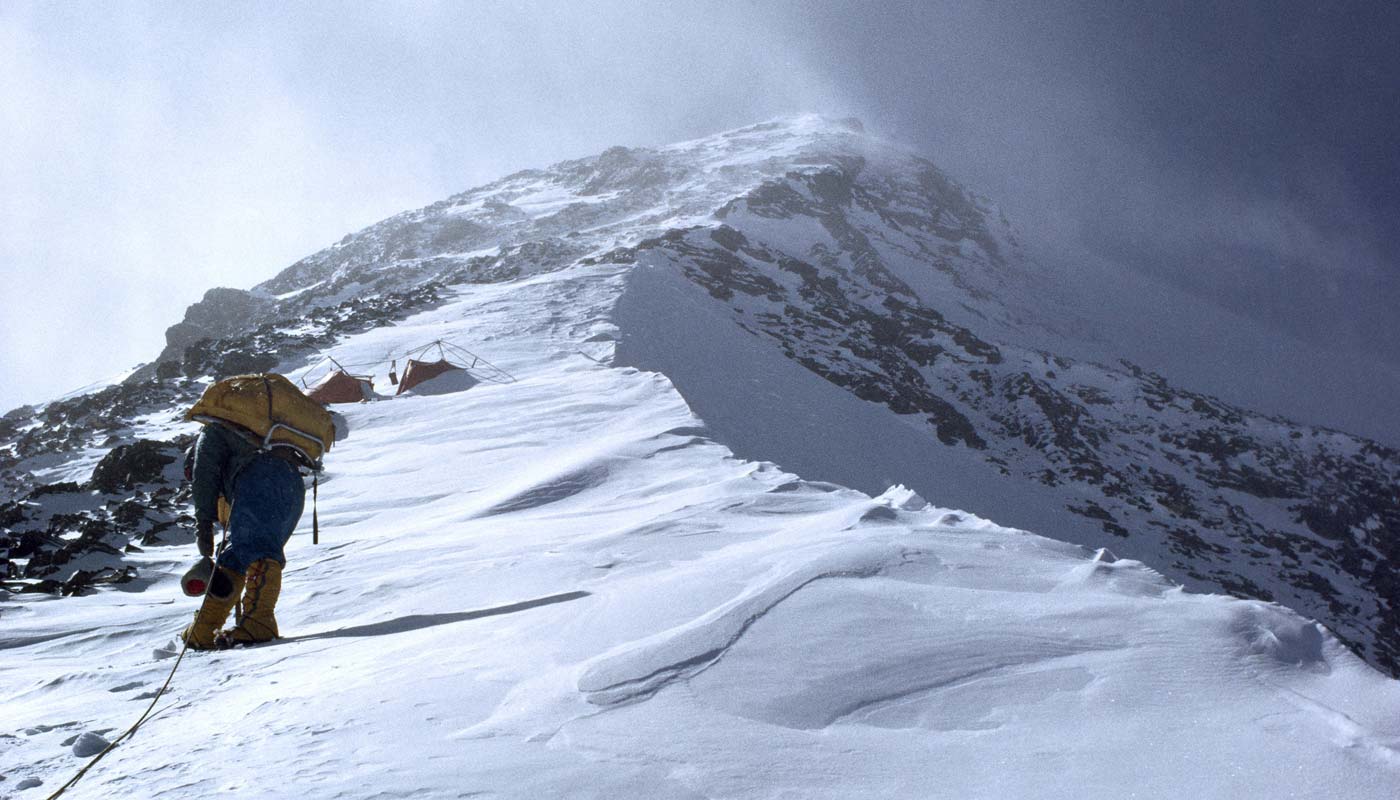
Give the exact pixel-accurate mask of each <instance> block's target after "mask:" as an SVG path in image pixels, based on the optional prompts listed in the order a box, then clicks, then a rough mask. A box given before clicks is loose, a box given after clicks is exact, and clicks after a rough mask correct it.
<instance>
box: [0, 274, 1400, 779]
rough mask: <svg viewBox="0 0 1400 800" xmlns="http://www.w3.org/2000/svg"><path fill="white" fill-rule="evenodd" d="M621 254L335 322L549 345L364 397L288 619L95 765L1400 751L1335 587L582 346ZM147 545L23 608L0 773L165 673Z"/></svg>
mask: <svg viewBox="0 0 1400 800" xmlns="http://www.w3.org/2000/svg"><path fill="white" fill-rule="evenodd" d="M625 286H626V273H625V271H622V270H618V269H617V268H615V267H610V266H606V265H596V266H579V267H572V268H569V269H565V270H560V271H555V272H552V273H549V274H546V275H539V276H533V277H530V278H522V279H519V280H516V281H510V282H505V283H501V284H495V285H484V286H474V287H469V288H465V289H462V290H460V291H459V292H458V293H457V295H456V296H455V299H453V300H450V301H449V302H448V303H446V304H444V305H442V306H440V307H439V308H436V309H433V310H430V311H426V312H422V313H420V314H419V315H417V316H414V317H411V318H409V319H408V320H406V321H404V322H403V323H401V324H399V325H396V326H393V327H383V328H377V329H374V330H371V331H368V332H365V333H362V334H357V335H354V336H350V337H347V338H346V339H344V340H343V341H341V342H340V344H339V345H338V348H337V352H345V353H347V354H349V355H347V357H353V354H356V353H372V352H381V351H382V349H383V348H385V347H386V346H392V345H396V344H405V345H406V344H409V343H412V342H415V341H417V340H419V339H421V338H423V337H424V336H426V335H428V334H430V333H432V334H450V335H456V336H465V335H467V334H468V333H470V334H471V335H472V336H473V337H475V338H476V339H478V340H481V341H486V342H490V347H491V350H490V353H491V355H492V357H493V360H495V361H497V362H498V363H500V364H501V366H503V367H505V368H507V369H509V370H510V371H511V372H512V373H514V374H516V375H517V376H519V377H520V380H519V382H517V383H514V384H508V385H486V384H483V385H478V386H475V387H473V388H471V389H470V390H468V391H465V392H460V393H455V394H442V395H422V396H409V395H405V396H401V397H398V398H395V399H392V400H386V401H381V402H378V403H369V404H364V405H358V406H350V407H347V410H346V417H347V420H348V423H349V428H350V433H349V437H348V438H347V439H345V440H344V441H343V442H341V443H340V444H338V445H337V447H336V449H335V450H334V451H333V455H334V458H333V459H331V461H330V473H329V475H328V477H327V480H325V482H324V483H323V484H322V487H321V504H322V505H321V509H322V527H323V530H322V536H323V542H324V544H323V545H322V546H320V547H313V546H311V544H310V541H309V536H308V535H307V533H308V531H307V530H306V529H305V526H304V527H303V529H302V530H300V531H299V532H298V535H297V536H296V537H294V539H293V544H292V545H291V548H290V552H289V556H290V564H289V571H288V575H287V579H286V584H285V589H284V595H283V600H282V602H281V603H280V604H279V617H280V619H281V621H282V627H283V632H284V635H285V636H286V637H287V638H286V639H284V640H282V641H280V642H277V643H275V644H273V645H267V646H263V647H260V648H256V649H251V650H242V651H235V652H228V653H214V654H201V655H197V656H195V657H193V658H191V659H187V661H186V663H185V664H184V665H182V667H181V672H180V673H179V675H178V676H177V680H176V685H175V688H174V690H173V692H172V694H171V695H170V696H169V702H168V704H167V705H165V706H164V707H163V710H162V711H161V712H160V713H159V714H158V715H157V717H156V718H155V719H153V720H152V721H151V723H149V724H148V726H147V727H146V728H144V729H143V730H142V732H141V733H140V734H139V736H138V737H136V738H135V739H134V740H132V741H131V742H129V743H128V744H125V745H123V746H122V747H121V748H119V749H118V750H117V751H116V752H114V753H113V754H112V756H110V757H109V758H108V759H107V761H105V762H103V764H101V765H100V766H99V768H98V769H96V770H94V772H93V773H91V774H90V775H89V776H88V777H87V778H86V779H85V780H84V782H83V783H81V784H79V786H78V787H76V788H75V789H74V790H73V791H72V792H70V795H69V796H72V797H75V798H81V797H98V796H107V795H109V794H111V793H112V792H114V791H124V792H130V791H132V790H133V789H135V790H136V791H137V792H138V793H139V794H142V795H144V796H180V795H181V794H182V793H187V792H189V791H191V790H192V789H193V787H194V786H196V785H198V786H199V787H200V790H201V791H206V790H213V791H216V792H221V793H222V792H234V791H240V790H253V789H256V788H257V787H259V786H262V783H261V780H262V778H261V777H260V776H261V775H265V774H275V775H277V776H278V781H279V786H280V787H281V789H282V790H285V791H286V792H287V793H288V794H293V793H294V794H300V795H307V796H316V797H337V796H339V797H404V798H408V797H413V798H436V797H443V798H447V797H462V796H497V797H532V796H534V797H538V796H558V797H563V796H567V797H647V798H656V797H678V798H680V797H685V798H692V797H716V796H744V797H752V796H773V795H780V794H784V793H786V794H796V795H800V796H804V797H831V798H838V797H852V796H885V797H950V798H952V797H958V798H965V797H990V796H1015V797H1075V798H1084V797H1105V798H1108V797H1113V798H1117V797H1122V796H1125V795H1132V794H1135V793H1136V794H1138V795H1141V796H1166V795H1173V796H1174V795H1178V794H1182V793H1186V794H1191V795H1194V796H1201V797H1238V796H1286V795H1294V796H1304V797H1323V796H1334V792H1335V790H1336V788H1337V787H1339V786H1345V787H1347V791H1346V794H1347V796H1349V797H1358V798H1364V797H1376V798H1382V797H1390V796H1393V794H1394V792H1395V790H1396V788H1397V787H1398V786H1400V684H1397V683H1396V682H1394V681H1391V680H1388V679H1386V678H1383V677H1382V676H1380V675H1379V674H1377V673H1376V672H1374V671H1373V670H1371V669H1370V668H1368V667H1367V666H1365V665H1364V664H1363V663H1362V662H1361V661H1360V660H1359V659H1357V658H1356V657H1355V656H1353V655H1352V654H1351V653H1350V652H1348V651H1347V649H1346V648H1345V647H1343V646H1342V645H1341V644H1340V643H1339V642H1338V641H1337V640H1336V639H1335V638H1333V637H1332V636H1331V635H1330V634H1328V633H1327V632H1326V631H1325V630H1323V629H1321V628H1320V627H1319V626H1317V625H1316V624H1315V623H1312V622H1309V621H1307V620H1304V619H1301V618H1299V617H1297V616H1296V615H1294V614H1292V613H1291V612H1288V611H1286V610H1284V609H1281V608H1279V607H1277V606H1272V605H1269V604H1265V603H1260V602H1254V601H1241V600H1233V599H1229V598H1226V597H1221V596H1206V595H1191V594H1185V593H1183V592H1181V591H1180V590H1179V589H1177V588H1176V587H1174V586H1173V585H1172V584H1171V583H1170V582H1168V581H1166V580H1165V579H1163V578H1162V577H1161V576H1160V575H1158V574H1156V573H1155V572H1153V571H1151V570H1149V569H1147V568H1145V567H1144V566H1142V565H1141V564H1139V563H1137V562H1133V561H1128V560H1114V559H1113V557H1112V556H1111V555H1109V554H1107V553H1105V552H1103V551H1098V552H1094V551H1087V550H1084V549H1082V548H1080V547H1077V546H1074V545H1068V544H1064V543H1060V542H1055V541H1051V540H1048V539H1043V538H1040V537H1038V536H1034V535H1031V534H1027V533H1024V532H1020V531H1015V530H1008V529H1005V528H1002V527H999V526H997V525H994V524H992V523H990V522H987V521H985V520H981V519H978V518H976V517H972V516H969V515H967V514H965V513H962V512H955V511H950V510H948V509H943V508H938V507H936V506H933V505H928V504H926V503H924V502H923V501H922V500H921V498H919V497H917V496H916V495H914V494H913V493H912V492H910V491H909V490H907V489H893V490H891V491H890V492H888V493H886V494H885V495H883V496H880V497H871V496H869V495H866V494H862V493H860V492H857V491H853V490H850V489H845V488H841V487H839V486H835V485H831V484H822V483H812V482H808V481H804V480H802V479H800V478H798V477H796V476H793V475H791V474H788V473H785V472H783V471H782V470H779V469H776V468H774V467H773V466H772V465H768V464H761V463H753V462H748V461H743V460H740V459H736V458H734V457H733V455H732V454H731V453H730V452H729V450H728V449H727V448H725V447H723V446H721V445H718V444H716V443H714V442H713V441H711V440H710V439H708V438H706V437H705V436H704V435H703V430H704V428H703V423H702V422H701V421H700V420H699V419H697V418H696V417H695V416H694V414H693V413H691V411H690V409H689V408H688V406H687V405H686V403H685V401H684V400H683V399H682V398H681V396H680V395H679V394H678V393H677V392H676V390H675V388H674V387H673V386H672V384H671V383H670V381H668V380H667V379H666V378H665V377H664V376H661V375H658V374H656V373H648V372H642V371H637V370H634V369H627V368H609V367H607V366H604V365H600V364H598V363H596V362H595V361H594V360H593V359H592V358H585V357H584V356H582V355H580V354H579V349H580V347H581V346H584V347H591V348H593V354H594V357H595V358H604V359H606V357H607V352H606V349H605V346H604V345H600V344H596V343H595V344H591V345H590V344H587V340H589V339H593V338H594V337H596V336H597V335H598V334H600V333H606V332H608V330H609V329H610V327H611V325H612V323H611V322H610V321H609V320H608V319H607V309H608V308H609V307H611V305H612V304H614V303H615V302H616V300H617V296H618V294H619V293H621V292H622V291H623V290H624V289H625ZM522 321H528V324H525V325H522V324H521V323H522ZM546 321H547V322H546ZM522 328H528V331H524V330H522ZM581 343H582V344H581ZM179 555H188V553H184V552H182V553H180V554H179ZM151 566H152V567H154V566H155V565H154V564H152V565H151ZM153 571H155V572H157V573H158V575H159V576H158V577H157V578H156V579H155V580H154V582H153V583H152V584H151V585H150V586H148V587H147V588H145V590H144V591H142V592H140V593H139V594H127V593H121V592H116V593H110V592H109V593H99V594H95V595H90V596H85V597H76V598H72V599H69V600H64V601H61V602H57V601H44V600H42V599H33V598H30V599H26V600H25V601H23V602H16V603H12V604H10V605H9V607H8V608H7V609H6V613H5V618H4V624H5V637H4V644H3V647H4V651H3V652H4V653H5V654H6V659H5V669H4V672H3V673H0V674H3V681H4V683H3V693H4V697H5V708H6V714H7V716H8V718H9V719H12V720H14V722H13V724H12V726H11V727H12V730H13V733H12V734H11V735H9V736H6V737H2V738H0V763H3V764H4V766H3V768H0V772H3V774H4V775H5V776H6V781H5V783H4V784H0V786H3V787H4V788H2V789H0V792H6V793H13V795H14V796H16V797H30V796H36V795H38V794H39V793H40V792H42V790H43V786H41V787H36V788H34V789H32V790H17V789H16V788H15V787H19V786H22V785H24V782H25V781H32V780H42V781H44V786H53V785H55V782H56V781H57V780H59V779H61V778H64V777H66V775H67V773H68V772H69V771H71V770H73V769H75V768H76V767H77V765H78V764H79V763H80V762H79V759H77V758H75V756H74V755H73V754H72V752H71V748H72V747H74V746H78V745H79V734H83V733H92V734H97V735H101V734H103V733H104V732H111V731H114V730H116V729H118V728H120V727H122V726H124V725H126V724H128V723H129V721H130V718H131V717H132V716H133V715H134V713H135V711H136V710H137V706H138V705H139V703H138V702H137V700H138V698H141V697H149V692H150V691H151V690H152V689H153V688H154V687H155V686H156V685H157V684H158V682H159V681H160V680H161V679H162V677H163V674H164V672H165V670H166V669H167V668H168V664H169V662H168V661H163V660H152V647H153V645H154V644H159V642H160V641H161V640H162V639H163V638H164V637H168V636H169V635H170V634H171V633H172V632H173V631H174V630H175V629H177V628H178V627H179V626H180V625H181V624H182V623H183V622H184V621H185V619H186V618H187V617H188V616H189V614H190V611H191V609H190V604H189V602H188V601H186V600H184V599H182V598H180V597H179V596H178V594H179V589H178V586H177V578H176V574H177V571H178V567H177V566H176V564H175V563H174V562H169V563H168V564H167V565H166V566H164V568H163V569H156V570H153ZM1067 731H1072V732H1073V735H1068V736H1067V735H1065V734H1066V732H1067ZM254 764H255V765H256V767H257V768H256V769H252V765H254ZM954 765H956V767H954ZM1105 765H1112V768H1111V769H1110V768H1106V767H1105Z"/></svg>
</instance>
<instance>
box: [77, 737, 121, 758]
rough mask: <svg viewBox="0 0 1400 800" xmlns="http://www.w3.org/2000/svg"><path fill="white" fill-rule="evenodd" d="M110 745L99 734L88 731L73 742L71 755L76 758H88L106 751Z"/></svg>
mask: <svg viewBox="0 0 1400 800" xmlns="http://www.w3.org/2000/svg"><path fill="white" fill-rule="evenodd" d="M111 744H112V743H111V742H109V741H107V739H106V738H105V737H103V736H102V735H101V734H98V733H95V732H93V731H88V732H87V733H84V734H83V735H82V736H79V737H78V740H77V741H75V742H73V755H75V756H77V757H78V758H90V757H92V756H95V755H97V754H98V753H100V752H102V751H103V750H106V749H107V748H108V747H109V746H110V745H111Z"/></svg>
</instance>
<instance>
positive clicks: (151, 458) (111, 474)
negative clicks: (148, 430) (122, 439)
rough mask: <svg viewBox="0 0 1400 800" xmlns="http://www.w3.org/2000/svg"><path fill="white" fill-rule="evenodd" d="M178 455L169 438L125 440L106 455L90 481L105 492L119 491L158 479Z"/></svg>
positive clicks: (90, 484)
mask: <svg viewBox="0 0 1400 800" xmlns="http://www.w3.org/2000/svg"><path fill="white" fill-rule="evenodd" d="M177 458H179V452H178V451H177V450H176V449H175V448H173V447H171V445H170V444H169V443H168V442H157V441H152V440H149V439H142V440H141V441H138V442H135V443H133V444H124V445H121V446H120V447H117V448H116V449H114V450H112V451H111V452H109V453H108V454H107V455H105V456H103V458H102V460H101V461H99V462H98V464H97V468H96V469H94V470H93V471H92V480H91V481H90V482H89V484H88V485H89V486H90V487H91V488H92V489H95V490H97V491H99V492H102V493H104V494H116V493H117V492H120V491H123V490H126V489H134V488H136V487H137V486H138V485H139V484H143V483H155V482H156V481H159V480H160V479H161V474H162V472H163V471H164V470H165V467H166V465H168V464H171V463H173V462H174V461H175V460H176V459H177Z"/></svg>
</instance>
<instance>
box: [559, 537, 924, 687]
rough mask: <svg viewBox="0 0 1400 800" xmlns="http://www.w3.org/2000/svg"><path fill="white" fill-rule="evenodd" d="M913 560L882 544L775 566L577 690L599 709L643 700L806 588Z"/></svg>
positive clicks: (618, 655)
mask: <svg viewBox="0 0 1400 800" xmlns="http://www.w3.org/2000/svg"><path fill="white" fill-rule="evenodd" d="M913 556H914V551H911V550H910V549H909V548H906V547H899V546H895V545H892V544H888V543H885V544H881V545H865V546H860V547H851V548H848V549H844V550H838V551H836V552H833V553H829V554H827V555H824V556H823V557H821V558H818V559H815V560H813V561H810V562H808V563H805V564H802V565H800V566H797V567H793V566H791V565H787V564H784V565H780V566H777V567H775V568H774V569H773V570H772V571H770V573H769V574H768V575H767V576H765V577H764V578H763V579H761V580H760V581H758V582H756V583H755V584H753V585H751V586H750V587H749V588H748V589H747V590H746V591H744V592H743V593H741V594H740V595H738V596H737V597H735V598H733V599H731V600H730V601H728V602H726V603H724V604H723V605H721V606H719V607H718V608H715V609H714V610H712V611H711V612H709V613H708V614H705V615H704V616H702V617H700V618H698V619H695V620H693V621H691V622H688V623H686V624H684V625H681V626H679V627H676V628H672V629H671V630H667V631H663V632H661V633H658V634H656V635H654V636H651V637H648V638H646V639H643V640H641V641H639V642H629V643H626V644H624V645H621V646H620V647H617V648H615V649H614V650H612V651H611V652H609V653H605V654H603V655H602V656H600V657H599V658H597V659H596V660H594V662H593V663H592V664H591V665H590V666H589V667H588V668H587V669H586V670H585V671H584V673H583V676H582V677H581V678H580V679H579V691H581V692H583V693H584V694H585V695H586V696H587V698H588V700H589V702H591V703H593V704H595V705H600V706H615V705H620V704H624V703H629V702H634V701H638V700H645V699H647V698H649V697H651V696H652V695H654V694H656V693H657V692H659V691H661V690H662V689H664V688H666V687H667V686H670V685H672V684H674V683H675V682H677V681H683V680H687V679H689V678H692V677H694V676H695V675H698V674H699V673H701V672H703V671H705V670H706V669H709V668H710V667H711V666H714V665H715V664H716V663H718V662H719V661H720V659H722V658H724V655H725V653H726V652H727V651H728V650H729V649H730V648H731V647H733V646H734V645H735V643H737V642H738V641H739V640H740V638H742V637H743V635H744V633H745V632H747V631H748V630H749V628H751V627H752V626H753V625H754V623H756V622H758V621H759V620H760V619H762V618H763V617H764V616H765V615H767V614H768V613H769V612H771V611H772V610H773V609H774V608H775V607H777V606H778V604H780V603H782V602H783V601H784V600H786V599H788V598H789V597H792V596H793V595H794V594H796V593H797V592H799V591H801V590H802V589H803V588H804V587H807V586H809V585H811V584H813V583H815V582H817V581H820V580H823V579H828V578H866V577H872V576H875V575H879V574H880V573H881V572H883V571H885V570H887V569H890V568H892V567H896V566H899V565H901V564H903V563H905V562H907V561H908V560H909V559H910V558H912V557H913Z"/></svg>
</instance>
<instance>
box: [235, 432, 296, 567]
mask: <svg viewBox="0 0 1400 800" xmlns="http://www.w3.org/2000/svg"><path fill="white" fill-rule="evenodd" d="M305 505H306V485H305V484H303V483H302V480H301V473H299V472H297V469H296V467H293V466H292V465H291V464H289V463H287V462H286V461H283V460H282V459H280V458H278V457H277V456H274V455H269V454H267V453H263V454H261V455H258V456H256V457H255V458H254V459H253V460H252V461H250V462H249V463H248V465H247V466H245V467H244V468H243V469H242V470H240V471H239V473H238V478H237V479H236V480H235V481H234V485H233V510H232V513H231V514H230V515H229V521H228V547H226V548H224V552H223V553H221V554H220V555H219V566H221V567H227V568H229V569H231V570H233V571H234V572H237V573H239V574H243V573H246V572H247V571H248V565H249V564H252V563H253V562H254V561H259V560H261V559H264V558H275V559H277V561H278V563H280V564H282V565H283V566H286V564H287V556H286V553H285V552H283V548H284V547H286V545H287V540H288V539H291V538H292V531H294V530H296V527H297V521H298V520H300V519H301V511H302V508H303V507H304V506H305Z"/></svg>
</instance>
